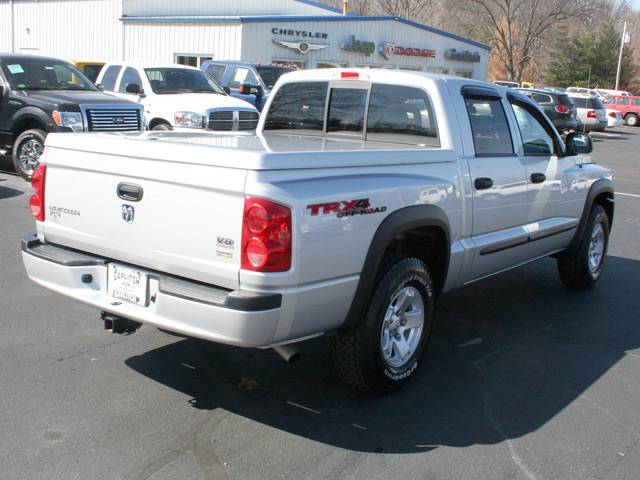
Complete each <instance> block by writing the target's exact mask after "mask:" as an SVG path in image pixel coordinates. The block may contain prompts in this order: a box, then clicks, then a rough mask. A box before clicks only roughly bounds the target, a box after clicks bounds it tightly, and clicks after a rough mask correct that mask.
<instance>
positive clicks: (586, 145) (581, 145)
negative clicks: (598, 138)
mask: <svg viewBox="0 0 640 480" xmlns="http://www.w3.org/2000/svg"><path fill="white" fill-rule="evenodd" d="M565 144H566V146H567V155H580V154H583V153H591V152H592V151H593V142H592V141H591V137H590V136H589V135H588V134H587V133H582V132H571V133H569V134H568V135H567V138H566V139H565Z"/></svg>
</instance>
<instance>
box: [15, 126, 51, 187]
mask: <svg viewBox="0 0 640 480" xmlns="http://www.w3.org/2000/svg"><path fill="white" fill-rule="evenodd" d="M46 136H47V134H46V132H44V131H43V130H38V129H33V130H27V131H25V132H22V133H21V134H20V135H18V137H17V138H16V140H15V141H14V142H13V152H12V153H13V156H12V159H13V168H15V170H16V173H17V174H18V175H20V176H21V177H22V178H24V179H25V180H30V179H31V175H33V172H35V171H36V169H37V168H38V165H39V159H40V156H41V155H42V151H43V150H44V140H45V138H46Z"/></svg>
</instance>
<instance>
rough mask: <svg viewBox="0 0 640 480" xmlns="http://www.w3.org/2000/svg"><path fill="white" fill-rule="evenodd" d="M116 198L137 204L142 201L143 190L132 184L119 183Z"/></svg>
mask: <svg viewBox="0 0 640 480" xmlns="http://www.w3.org/2000/svg"><path fill="white" fill-rule="evenodd" d="M117 193H118V197H120V198H121V199H122V200H126V201H128V202H139V201H140V200H142V195H143V193H144V190H143V189H142V187H141V186H140V185H136V184H134V183H119V184H118V189H117Z"/></svg>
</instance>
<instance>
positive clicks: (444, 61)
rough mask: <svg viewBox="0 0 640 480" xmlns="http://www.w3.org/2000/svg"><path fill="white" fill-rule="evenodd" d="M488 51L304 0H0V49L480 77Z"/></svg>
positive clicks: (412, 25) (401, 22)
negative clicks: (403, 70)
mask: <svg viewBox="0 0 640 480" xmlns="http://www.w3.org/2000/svg"><path fill="white" fill-rule="evenodd" d="M489 50H490V47H488V46H487V45H484V44H482V43H479V42H476V41H473V40H470V39H467V38H464V37H461V36H458V35H455V34H453V33H449V32H445V31H442V30H439V29H436V28H433V27H430V26H427V25H423V24H419V23H416V22H412V21H410V20H406V19H404V18H399V17H384V16H377V17H371V16H358V15H353V14H347V15H345V14H344V12H343V11H342V10H338V9H334V8H332V7H328V6H326V5H324V4H322V3H319V2H316V1H312V0H182V1H176V0H13V1H7V0H0V51H4V52H12V51H13V52H16V53H32V54H37V55H48V56H53V57H58V58H63V59H66V60H73V61H103V62H113V61H116V62H117V61H144V62H162V63H171V62H176V63H184V64H189V65H194V66H199V65H200V63H202V62H203V61H205V60H209V59H215V60H242V61H252V62H258V63H262V64H272V63H276V64H286V65H295V66H297V67H299V68H319V67H320V68H322V67H341V66H344V67H371V68H400V69H407V70H420V71H426V72H436V73H447V74H452V75H460V76H465V77H470V78H477V79H481V80H484V79H486V77H487V65H488V55H489Z"/></svg>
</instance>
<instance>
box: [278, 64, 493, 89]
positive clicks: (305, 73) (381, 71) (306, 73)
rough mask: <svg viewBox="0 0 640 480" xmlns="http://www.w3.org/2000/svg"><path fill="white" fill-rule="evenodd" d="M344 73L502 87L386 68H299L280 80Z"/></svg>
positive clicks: (366, 77)
mask: <svg viewBox="0 0 640 480" xmlns="http://www.w3.org/2000/svg"><path fill="white" fill-rule="evenodd" d="M343 73H347V74H349V73H350V74H352V75H354V74H357V75H358V76H357V78H356V77H353V78H352V79H353V80H364V81H371V82H384V83H397V82H398V81H403V80H404V81H407V80H412V79H413V80H418V79H427V80H431V81H434V82H447V83H454V84H460V85H463V84H464V85H477V86H484V87H490V88H497V89H502V90H500V91H504V87H501V86H500V85H494V84H491V83H488V82H483V81H480V80H474V79H471V78H464V77H458V76H455V75H442V74H438V73H428V72H417V71H410V70H391V69H385V68H322V69H317V70H297V71H294V72H290V73H286V74H284V75H283V76H282V77H280V82H282V83H284V82H286V83H289V82H296V81H318V80H341V79H342V80H345V78H344V77H343V76H342V74H343Z"/></svg>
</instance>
